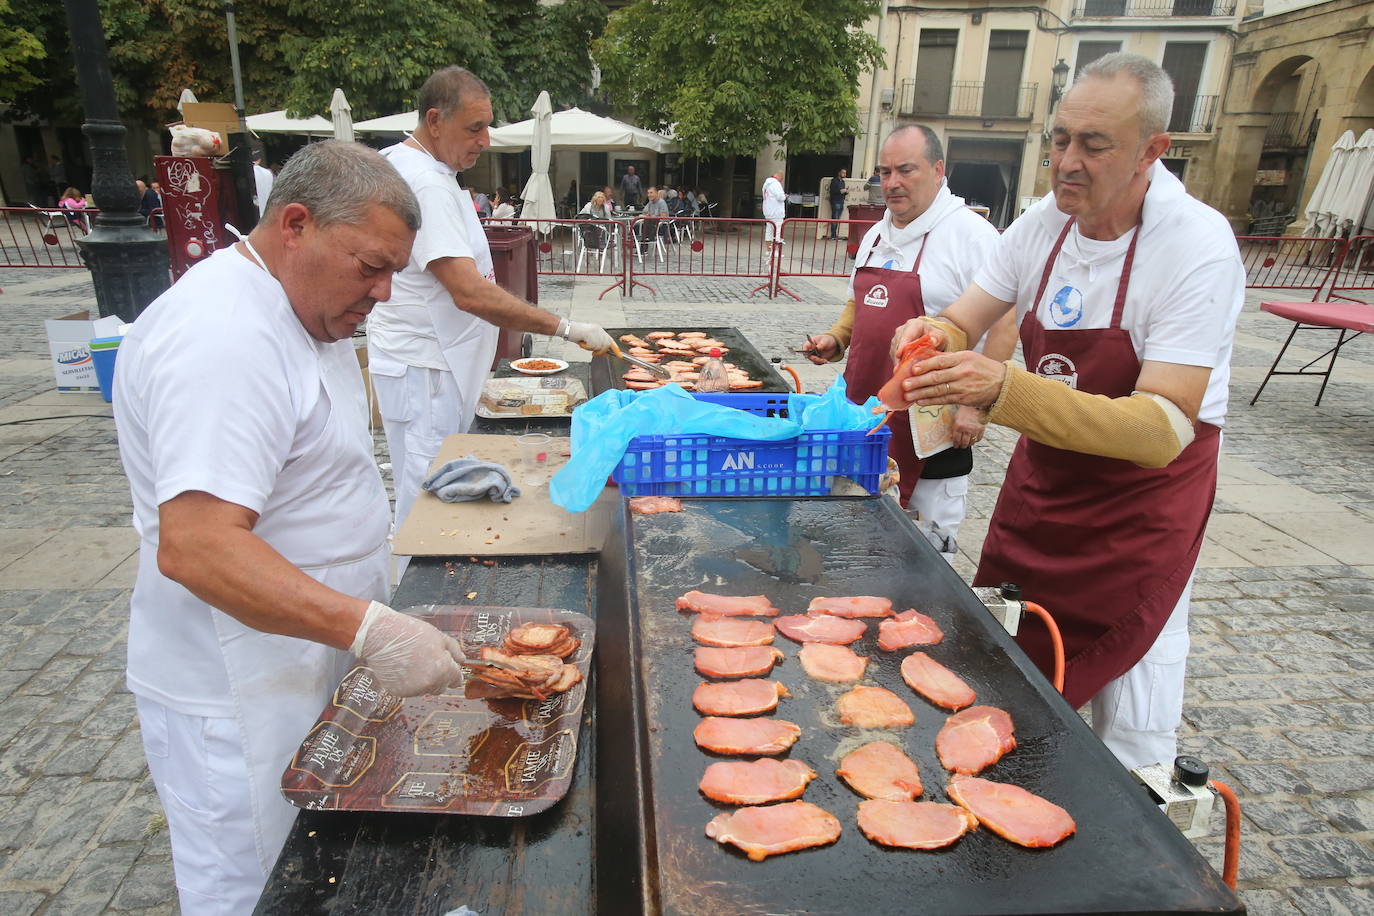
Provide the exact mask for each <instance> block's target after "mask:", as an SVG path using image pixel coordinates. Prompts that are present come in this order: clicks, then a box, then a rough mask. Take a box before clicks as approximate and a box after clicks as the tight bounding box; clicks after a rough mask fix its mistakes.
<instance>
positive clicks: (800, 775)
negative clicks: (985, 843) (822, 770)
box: [697, 757, 962, 810]
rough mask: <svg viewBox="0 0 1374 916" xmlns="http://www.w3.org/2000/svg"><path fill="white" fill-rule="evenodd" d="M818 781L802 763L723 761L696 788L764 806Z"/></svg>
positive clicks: (793, 795) (716, 796) (715, 796)
mask: <svg viewBox="0 0 1374 916" xmlns="http://www.w3.org/2000/svg"><path fill="white" fill-rule="evenodd" d="M815 778H816V771H815V770H813V769H811V767H809V766H807V765H806V764H804V763H802V762H801V761H800V760H774V759H773V758H772V757H764V758H762V759H760V760H722V761H720V762H719V763H713V764H711V765H710V766H709V767H707V768H706V775H704V776H702V777H701V783H700V785H698V786H697V788H699V789H701V794H702V795H705V796H706V797H707V798H712V799H715V800H716V801H718V802H725V803H726V804H730V805H763V804H767V803H768V802H775V801H788V800H789V799H793V798H801V796H802V793H803V792H805V791H806V784H807V783H809V782H810V781H811V780H813V779H815ZM961 810H962V809H961Z"/></svg>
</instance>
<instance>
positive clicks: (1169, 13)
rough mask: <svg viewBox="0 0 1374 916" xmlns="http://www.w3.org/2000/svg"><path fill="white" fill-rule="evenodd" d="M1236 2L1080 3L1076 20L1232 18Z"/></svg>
mask: <svg viewBox="0 0 1374 916" xmlns="http://www.w3.org/2000/svg"><path fill="white" fill-rule="evenodd" d="M1235 11H1236V3H1235V0H1077V2H1076V3H1075V4H1074V8H1073V15H1074V18H1075V19H1103V18H1107V17H1113V16H1124V17H1136V18H1147V19H1156V18H1165V17H1173V16H1180V17H1181V16H1230V15H1232V14H1233V13H1235Z"/></svg>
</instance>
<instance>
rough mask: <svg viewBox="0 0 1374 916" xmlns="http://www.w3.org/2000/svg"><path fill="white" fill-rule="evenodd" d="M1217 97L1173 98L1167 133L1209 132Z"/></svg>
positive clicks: (1213, 118)
mask: <svg viewBox="0 0 1374 916" xmlns="http://www.w3.org/2000/svg"><path fill="white" fill-rule="evenodd" d="M1218 99H1219V97H1218V96H1215V95H1198V96H1193V97H1192V98H1191V99H1174V111H1173V115H1172V116H1171V117H1170V118H1169V133H1171V134H1210V133H1211V132H1212V125H1213V123H1214V122H1215V121H1216V115H1217V101H1218Z"/></svg>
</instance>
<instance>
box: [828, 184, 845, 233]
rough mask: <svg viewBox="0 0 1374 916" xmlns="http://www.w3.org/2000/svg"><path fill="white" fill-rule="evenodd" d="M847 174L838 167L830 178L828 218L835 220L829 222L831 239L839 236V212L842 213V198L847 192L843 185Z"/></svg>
mask: <svg viewBox="0 0 1374 916" xmlns="http://www.w3.org/2000/svg"><path fill="white" fill-rule="evenodd" d="M848 174H849V173H848V172H847V171H845V170H844V169H840V170H839V171H838V172H836V173H835V177H834V178H832V179H830V218H831V219H832V220H834V221H835V222H832V223H831V224H830V237H831V238H832V239H838V238H839V237H840V223H839V219H840V214H842V213H844V198H845V195H846V194H848V193H849V191H848V190H847V189H846V188H845V186H844V179H845V176H847V175H848Z"/></svg>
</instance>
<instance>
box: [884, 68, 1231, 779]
mask: <svg viewBox="0 0 1374 916" xmlns="http://www.w3.org/2000/svg"><path fill="white" fill-rule="evenodd" d="M1171 105H1172V86H1171V84H1170V83H1169V80H1168V77H1167V75H1165V74H1164V72H1163V71H1162V70H1160V68H1159V67H1157V66H1156V65H1155V64H1153V63H1151V62H1149V61H1147V60H1145V59H1144V58H1141V57H1138V56H1136V55H1131V54H1112V55H1108V56H1106V57H1104V58H1100V59H1099V60H1098V61H1095V62H1094V63H1093V64H1090V65H1089V66H1088V67H1085V68H1084V69H1083V70H1082V71H1081V72H1080V74H1079V78H1078V81H1077V82H1076V83H1075V84H1074V86H1073V88H1072V89H1071V90H1070V91H1069V92H1068V93H1067V94H1066V95H1065V97H1064V100H1063V103H1062V104H1061V106H1060V108H1059V111H1058V112H1057V114H1056V116H1055V122H1054V145H1053V152H1052V157H1051V159H1052V161H1051V165H1052V170H1051V177H1052V181H1053V186H1054V192H1055V193H1054V196H1053V197H1049V198H1046V199H1045V200H1043V201H1041V202H1040V203H1039V204H1037V205H1036V206H1034V207H1032V208H1031V209H1030V210H1028V211H1027V212H1026V214H1025V215H1024V216H1023V217H1021V219H1019V220H1018V221H1017V222H1016V223H1015V224H1013V225H1012V226H1011V227H1010V228H1009V229H1008V230H1007V232H1006V234H1005V235H1004V236H1003V238H1002V239H1001V242H1000V244H999V247H998V250H997V252H996V253H995V254H994V255H993V257H992V258H991V259H990V260H989V262H988V264H987V266H986V267H985V268H984V269H983V270H982V271H981V272H980V273H979V275H978V277H977V280H976V281H975V283H974V285H973V286H972V287H970V289H969V290H968V291H967V292H966V293H965V294H964V295H963V296H961V297H960V299H959V301H957V302H956V303H954V304H953V305H952V306H951V307H950V308H949V309H948V310H947V311H946V313H945V314H944V316H943V317H942V319H936V321H935V322H934V323H935V324H936V325H940V327H939V328H938V329H937V334H938V335H939V336H943V337H944V344H945V346H944V348H945V349H946V350H957V349H960V348H961V346H962V342H961V340H960V338H961V337H964V336H969V337H972V336H974V335H976V334H978V333H980V329H982V328H984V327H986V326H987V325H988V324H989V323H990V322H991V321H993V320H995V319H996V318H997V317H999V316H1000V315H1002V314H1003V313H1005V312H1006V311H1007V310H1008V309H1009V308H1010V307H1011V306H1012V305H1013V304H1014V305H1015V307H1016V312H1017V314H1018V316H1020V336H1021V345H1022V350H1023V354H1024V357H1025V364H1026V369H1025V370H1022V369H1019V368H1017V367H1015V366H1013V365H1011V364H1010V363H1008V364H999V363H997V362H995V361H993V360H990V359H987V358H986V357H983V356H980V355H978V354H975V353H971V352H956V353H948V354H947V355H942V356H938V357H935V358H933V359H930V360H927V361H926V362H925V363H923V364H922V365H920V366H918V367H916V369H915V373H914V374H913V376H912V378H911V379H909V380H908V381H907V382H905V383H904V384H905V385H906V387H907V388H908V397H909V398H910V399H911V400H912V401H913V402H914V403H916V404H920V405H925V404H942V403H957V404H964V405H970V406H976V407H979V408H980V409H982V410H985V411H986V418H987V421H988V422H991V423H1001V424H1003V425H1006V426H1009V427H1011V428H1013V429H1016V430H1018V431H1019V432H1021V433H1022V438H1021V440H1020V442H1019V443H1018V444H1017V447H1016V451H1015V453H1014V454H1013V456H1012V459H1011V463H1010V465H1009V466H1008V469H1007V477H1006V480H1005V482H1004V484H1003V487H1002V491H1001V494H1000V496H999V498H998V502H997V508H996V510H995V511H994V513H993V517H992V520H991V522H990V524H989V529H988V536H987V540H986V541H985V543H984V545H983V552H982V559H981V562H980V564H979V568H978V574H977V576H976V578H975V580H974V584H976V585H995V584H998V583H1001V582H1008V581H1010V582H1016V583H1017V584H1019V585H1020V586H1021V587H1022V589H1023V593H1024V595H1025V596H1026V598H1027V599H1028V600H1031V601H1035V602H1037V603H1039V604H1041V605H1044V606H1045V607H1046V608H1047V609H1048V610H1049V611H1050V613H1051V614H1053V615H1054V617H1055V619H1056V620H1057V621H1058V624H1059V627H1060V629H1061V631H1062V633H1063V636H1064V654H1065V659H1066V664H1065V684H1064V695H1065V698H1066V699H1068V701H1069V702H1070V703H1072V704H1074V705H1075V706H1078V705H1081V704H1083V703H1086V702H1088V701H1089V700H1091V701H1092V717H1093V728H1094V730H1095V731H1096V732H1097V734H1098V735H1099V736H1100V737H1101V738H1102V739H1103V741H1104V742H1105V743H1106V744H1107V745H1108V747H1110V748H1111V749H1112V751H1113V752H1114V753H1115V754H1116V756H1117V757H1118V759H1120V760H1121V761H1122V763H1123V764H1125V765H1126V766H1128V767H1136V766H1140V765H1143V764H1148V763H1160V762H1166V763H1167V762H1170V761H1172V759H1173V756H1174V753H1175V750H1176V740H1175V732H1176V729H1177V726H1178V722H1179V720H1180V718H1181V715H1182V702H1183V674H1184V668H1185V662H1186V657H1187V650H1188V636H1187V614H1188V594H1189V590H1190V587H1191V583H1192V575H1193V571H1194V569H1195V568H1196V566H1197V558H1198V554H1199V551H1200V550H1201V547H1202V541H1203V533H1204V530H1205V527H1206V523H1207V517H1208V514H1209V513H1210V511H1211V506H1212V499H1213V496H1214V493H1215V490H1216V473H1217V456H1218V451H1219V448H1220V444H1221V426H1222V424H1223V422H1224V419H1225V414H1226V388H1227V382H1228V380H1229V364H1230V352H1231V342H1232V338H1233V336H1234V333H1235V322H1236V318H1237V316H1238V315H1239V312H1240V307H1241V304H1242V303H1243V299H1244V283H1245V280H1244V271H1243V269H1242V267H1241V263H1240V256H1239V252H1238V250H1237V248H1236V243H1235V239H1234V236H1233V235H1232V234H1231V232H1230V228H1229V226H1228V225H1227V223H1226V221H1225V219H1224V218H1223V217H1221V215H1220V214H1218V213H1216V212H1215V211H1214V210H1212V209H1211V208H1209V207H1206V206H1205V205H1203V204H1201V203H1200V202H1198V201H1197V200H1195V199H1193V198H1191V197H1189V196H1188V195H1187V193H1186V192H1185V191H1184V190H1183V186H1182V184H1181V183H1180V182H1179V181H1178V180H1177V179H1176V178H1174V177H1173V176H1172V175H1171V174H1169V173H1168V171H1167V170H1166V169H1164V167H1163V166H1162V164H1160V163H1158V162H1157V161H1156V160H1157V159H1158V157H1159V156H1160V154H1162V153H1163V152H1164V150H1165V149H1167V148H1168V146H1169V136H1168V134H1167V133H1165V132H1164V128H1165V126H1166V124H1167V122H1168V118H1169V113H1170V107H1171ZM928 327H929V325H928V324H927V321H926V320H923V321H920V322H912V323H911V324H909V325H908V326H907V327H905V328H903V329H902V330H901V331H900V332H899V333H898V335H897V338H896V339H895V340H894V346H896V345H897V344H899V343H901V342H902V341H904V340H906V339H910V338H912V337H914V336H916V335H918V334H920V333H923V332H924V331H925V330H927V328H928ZM1017 641H1018V643H1019V644H1020V645H1021V646H1022V648H1024V649H1025V650H1026V652H1027V654H1029V655H1030V656H1031V658H1032V659H1034V660H1035V661H1036V663H1037V664H1039V665H1040V667H1041V668H1042V670H1045V671H1048V670H1049V668H1050V665H1051V657H1050V651H1051V650H1050V643H1049V639H1048V636H1047V635H1046V631H1045V629H1044V628H1043V627H1041V626H1040V625H1039V624H1038V623H1027V624H1025V625H1024V626H1023V627H1022V628H1021V632H1020V633H1019V634H1018V636H1017Z"/></svg>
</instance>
